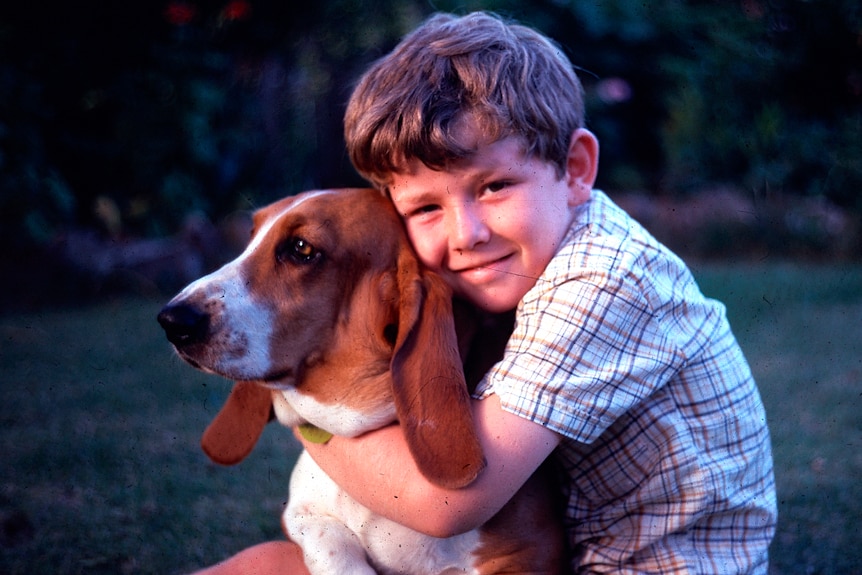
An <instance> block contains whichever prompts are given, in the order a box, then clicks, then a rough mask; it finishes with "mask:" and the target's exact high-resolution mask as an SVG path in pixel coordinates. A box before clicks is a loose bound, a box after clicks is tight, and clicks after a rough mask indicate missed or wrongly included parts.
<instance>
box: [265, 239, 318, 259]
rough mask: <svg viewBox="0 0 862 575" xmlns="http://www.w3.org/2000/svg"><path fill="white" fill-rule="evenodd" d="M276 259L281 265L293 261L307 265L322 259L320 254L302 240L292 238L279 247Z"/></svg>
mask: <svg viewBox="0 0 862 575" xmlns="http://www.w3.org/2000/svg"><path fill="white" fill-rule="evenodd" d="M275 257H276V258H277V259H278V261H279V262H281V263H285V262H287V261H291V262H295V263H301V264H307V263H310V262H312V261H314V260H316V259H317V258H318V257H320V252H319V251H318V250H317V248H315V247H314V246H313V245H311V244H310V243H308V242H307V241H305V240H304V239H302V238H290V239H288V240H285V241H284V242H282V243H281V244H280V245H279V246H278V248H277V249H276V251H275Z"/></svg>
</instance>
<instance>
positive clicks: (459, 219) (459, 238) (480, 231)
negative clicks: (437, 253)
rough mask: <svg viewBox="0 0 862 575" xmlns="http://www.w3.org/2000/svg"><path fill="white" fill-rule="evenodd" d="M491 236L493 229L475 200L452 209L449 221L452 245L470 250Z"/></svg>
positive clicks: (455, 247) (458, 248)
mask: <svg viewBox="0 0 862 575" xmlns="http://www.w3.org/2000/svg"><path fill="white" fill-rule="evenodd" d="M490 237H491V230H490V229H489V228H488V225H487V224H486V223H485V219H484V218H483V217H482V214H481V212H480V210H479V209H478V207H477V206H476V203H475V202H465V203H464V204H462V205H460V206H458V207H457V208H456V209H455V210H453V211H452V217H451V218H450V222H449V241H450V247H452V248H453V249H456V250H469V249H472V248H473V247H475V246H476V245H477V244H480V243H483V242H487V241H488V239H490Z"/></svg>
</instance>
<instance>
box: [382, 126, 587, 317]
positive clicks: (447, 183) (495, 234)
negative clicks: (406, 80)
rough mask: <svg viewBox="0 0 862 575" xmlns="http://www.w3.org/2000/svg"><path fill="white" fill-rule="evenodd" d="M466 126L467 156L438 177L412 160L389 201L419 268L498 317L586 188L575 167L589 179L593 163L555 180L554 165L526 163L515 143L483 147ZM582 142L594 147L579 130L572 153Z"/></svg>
mask: <svg viewBox="0 0 862 575" xmlns="http://www.w3.org/2000/svg"><path fill="white" fill-rule="evenodd" d="M471 124H473V123H471V122H467V123H466V126H465V127H464V130H463V131H462V134H463V135H464V137H465V139H468V142H470V143H471V144H472V145H471V146H470V147H471V148H472V149H475V150H476V151H475V152H474V153H473V154H471V155H470V156H469V157H467V158H465V159H463V160H460V161H458V162H455V163H452V164H451V165H449V166H447V168H446V169H445V170H434V169H431V168H429V167H428V166H426V165H425V164H423V163H422V162H421V161H419V160H415V159H414V160H412V161H410V162H409V164H408V165H407V169H406V170H405V171H404V172H402V173H398V174H395V175H394V176H393V178H392V180H391V183H390V186H389V194H390V196H391V198H392V201H393V203H394V204H395V207H396V208H397V210H398V212H399V213H400V214H401V216H402V217H403V218H404V222H405V224H406V227H407V233H408V234H409V236H410V240H411V242H412V243H413V247H414V248H415V250H416V252H417V254H418V255H419V258H420V259H421V260H422V261H423V262H424V263H425V265H427V266H429V267H430V268H431V269H433V270H435V271H437V272H438V273H440V274H441V275H442V276H443V277H444V279H445V280H446V281H447V283H449V285H450V286H451V287H452V288H453V290H454V292H455V293H456V294H458V295H460V296H462V297H465V298H467V299H469V300H470V301H472V302H473V303H475V304H476V305H478V306H480V307H482V308H483V309H486V310H488V311H492V312H502V311H507V310H510V309H514V308H515V307H516V306H517V304H518V302H519V301H520V300H521V298H522V297H523V296H524V295H525V294H526V293H527V291H529V289H530V288H531V287H532V286H533V285H534V284H535V283H536V280H537V279H538V278H539V276H541V275H542V273H543V271H544V269H545V267H546V266H547V265H548V263H549V262H550V261H551V258H552V257H553V256H554V254H555V253H556V252H557V250H558V249H559V247H560V243H561V242H562V240H563V238H564V237H565V235H566V232H567V231H568V229H569V226H570V225H571V222H572V218H573V217H574V208H575V207H576V206H578V205H580V204H581V203H583V202H584V201H586V199H587V198H588V197H589V190H590V189H591V187H592V178H587V179H585V178H583V177H581V175H580V174H579V173H578V170H579V169H580V167H579V166H581V165H586V164H590V170H589V172H590V173H591V174H594V172H595V170H594V165H592V164H595V160H596V157H592V158H591V160H590V158H587V159H588V160H590V161H591V163H590V162H589V161H588V162H586V163H584V162H583V161H580V163H579V162H572V161H569V164H570V165H571V166H573V167H574V172H575V173H572V169H567V172H566V173H565V174H564V175H563V177H562V178H560V177H559V176H558V173H557V170H556V167H555V166H554V165H553V164H551V163H548V162H545V161H542V160H540V159H537V158H534V157H528V156H526V155H525V153H524V151H523V141H522V140H521V139H520V138H517V137H507V138H503V139H501V140H497V141H495V142H492V143H487V142H484V141H483V140H482V138H481V136H480V135H479V134H478V133H476V132H478V130H475V129H471V128H470V127H467V126H470V125H471ZM583 138H590V139H591V140H590V142H594V141H595V138H594V137H593V136H592V134H590V133H589V132H586V131H585V130H579V131H578V132H576V133H575V135H573V138H572V142H573V144H572V148H573V149H574V148H575V147H576V144H577V142H578V141H579V140H580V139H583ZM587 147H588V148H589V146H587ZM577 148H578V150H579V152H578V153H581V154H582V152H583V150H582V148H584V146H583V145H577ZM590 149H592V148H590ZM593 151H594V152H595V156H597V147H595V149H594V150H593ZM570 154H571V152H570Z"/></svg>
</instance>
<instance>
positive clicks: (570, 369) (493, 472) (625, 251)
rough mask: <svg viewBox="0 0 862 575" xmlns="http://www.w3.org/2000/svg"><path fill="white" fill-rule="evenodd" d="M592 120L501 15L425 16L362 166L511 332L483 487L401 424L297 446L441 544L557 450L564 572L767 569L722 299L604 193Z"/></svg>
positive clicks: (483, 398) (493, 378) (753, 428)
mask: <svg viewBox="0 0 862 575" xmlns="http://www.w3.org/2000/svg"><path fill="white" fill-rule="evenodd" d="M583 122H584V109H583V97H582V88H581V85H580V83H579V81H578V79H577V77H576V76H575V74H574V72H573V70H572V66H571V64H570V63H569V62H568V60H567V59H566V58H565V57H564V56H563V54H562V53H561V51H560V49H559V48H558V47H556V46H555V45H554V44H552V43H551V42H550V41H548V40H547V39H546V38H545V37H543V36H541V35H539V34H538V33H536V32H535V31H533V30H531V29H528V28H526V27H522V26H519V25H516V24H510V23H507V22H504V21H503V20H501V19H499V18H497V17H495V16H492V15H489V14H484V13H474V14H470V15H467V16H464V17H460V18H458V17H454V16H449V15H437V16H434V17H432V18H430V19H429V20H428V21H426V22H425V23H424V24H423V25H422V26H420V27H419V28H418V29H417V30H415V31H414V32H413V33H412V34H410V35H408V36H407V37H405V39H404V40H403V41H402V42H401V44H399V46H398V47H396V48H395V50H394V51H393V52H392V53H391V54H389V55H388V56H386V57H384V58H383V59H381V60H380V61H378V62H377V63H375V64H374V65H373V66H372V67H371V68H370V70H369V71H368V72H367V73H366V74H365V75H364V76H363V78H362V79H361V81H360V83H359V84H358V86H357V87H356V89H355V91H354V93H353V96H352V98H351V100H350V103H349V105H348V109H347V114H346V119H345V135H346V141H347V146H348V150H349V152H350V155H351V159H352V160H353V162H354V165H355V166H356V168H357V169H358V170H359V171H360V173H362V174H363V175H364V176H365V177H366V178H368V179H369V180H370V181H371V182H372V183H373V184H374V185H375V186H376V187H378V188H379V189H381V191H383V192H384V193H387V194H388V195H389V197H390V198H391V199H392V201H393V203H394V205H395V206H396V208H397V209H398V211H399V213H401V214H402V216H403V218H404V222H405V225H406V228H407V231H408V234H409V236H410V239H411V242H412V243H413V245H414V247H415V249H416V252H417V253H418V255H419V257H420V259H422V261H423V262H424V263H425V264H426V265H427V266H429V267H430V268H432V269H434V270H436V271H438V272H439V273H440V274H442V276H443V277H444V278H445V279H446V281H447V282H448V283H449V284H450V285H451V286H452V288H453V290H454V292H455V293H456V294H457V295H458V296H461V297H463V298H465V299H467V300H469V301H471V302H472V303H473V304H475V305H476V306H478V307H479V308H481V309H483V310H485V311H488V312H502V311H508V310H512V309H515V310H516V326H515V331H514V333H513V334H512V336H511V338H510V340H509V343H508V345H507V348H506V352H505V356H504V358H503V359H502V361H500V362H499V363H498V364H497V365H495V366H494V367H493V368H492V369H491V371H490V372H489V373H488V374H487V375H486V376H485V377H484V379H483V380H482V381H481V382H480V384H479V387H478V389H477V391H476V395H475V401H474V413H475V419H476V425H477V428H478V430H479V433H480V436H481V439H482V443H483V447H484V449H485V454H486V457H487V460H488V466H487V468H486V470H485V471H483V473H482V474H481V475H480V477H479V478H478V479H477V480H476V482H475V483H474V484H472V485H470V486H468V487H467V488H464V489H460V490H455V491H449V490H445V489H441V488H438V487H436V486H434V485H431V484H429V483H428V482H427V481H426V480H425V479H424V478H423V477H422V476H421V474H419V473H418V471H417V470H416V468H415V466H413V464H412V460H411V459H410V456H409V454H408V452H407V448H406V446H405V444H404V440H403V438H402V435H401V432H400V429H399V428H398V427H397V426H392V427H388V428H385V429H382V430H380V431H377V432H373V433H370V434H367V435H365V436H362V437H360V438H356V439H343V438H335V439H333V440H332V441H330V443H329V444H327V445H325V446H320V445H313V444H308V445H306V447H307V448H308V450H309V451H310V452H311V454H312V456H313V457H314V458H315V459H316V460H317V461H318V463H320V465H321V466H322V467H323V468H324V469H325V470H326V471H327V473H329V474H330V475H331V476H332V477H333V478H334V479H335V480H336V482H337V483H339V484H340V485H343V486H344V487H345V488H346V489H347V490H348V492H350V493H351V495H353V496H354V497H355V498H356V499H357V500H358V501H360V502H362V503H364V504H365V505H366V506H368V507H369V508H371V509H373V510H375V511H377V512H379V513H382V514H383V515H386V516H388V517H389V518H391V519H393V520H395V521H398V522H400V523H403V524H405V525H408V526H410V527H412V528H414V529H416V530H418V531H422V532H425V533H428V534H430V535H435V536H441V537H442V536H448V535H451V534H454V533H458V532H461V531H464V530H468V529H471V528H473V527H475V526H477V525H479V524H481V523H482V522H483V521H485V520H487V519H488V518H489V517H491V516H493V515H494V514H495V513H496V512H497V511H498V510H499V509H500V508H501V507H502V506H503V504H504V503H505V502H506V501H508V499H509V498H510V497H511V496H512V495H513V494H514V493H515V492H516V491H517V489H518V488H519V487H520V485H521V484H522V483H523V482H524V481H525V480H526V478H527V477H529V476H530V475H531V474H532V473H533V471H534V470H535V469H536V468H537V467H538V466H539V464H540V463H542V461H543V460H544V459H545V458H547V457H549V456H552V457H554V458H555V460H556V461H557V462H558V464H559V465H560V466H561V468H562V469H563V470H564V472H565V480H564V481H563V490H564V495H565V499H566V502H567V505H566V509H565V528H566V531H567V538H568V542H569V546H570V558H571V569H572V571H573V572H578V573H585V572H590V573H591V572H601V573H606V572H612V573H623V572H625V573H634V572H638V573H639V572H653V573H711V574H715V573H766V569H767V548H768V546H769V543H770V541H771V539H772V536H773V533H774V529H775V523H776V500H775V491H774V482H773V475H772V456H771V448H770V440H769V433H768V430H767V426H766V416H765V413H764V409H763V405H762V404H761V401H760V396H759V394H758V391H757V388H756V385H755V383H754V380H753V378H752V376H751V372H750V370H749V367H748V364H747V362H746V360H745V358H744V357H743V354H742V351H741V350H740V348H739V346H738V345H737V342H736V340H735V339H734V336H733V334H732V333H731V330H730V327H729V325H728V323H727V320H726V318H725V313H724V311H725V310H724V307H723V306H722V305H721V304H720V303H718V302H715V301H713V300H710V299H707V298H705V297H704V296H703V295H702V294H701V293H700V290H699V289H698V287H697V285H696V284H695V281H694V279H693V278H692V276H691V274H690V272H689V270H688V269H687V268H686V266H685V264H684V263H683V262H682V260H680V259H679V258H678V257H677V256H675V255H674V254H673V253H671V252H670V251H669V250H668V249H667V248H665V247H664V246H662V245H661V244H659V243H658V242H657V241H656V240H655V239H654V238H653V237H652V236H650V235H649V234H648V233H647V232H646V231H645V230H644V229H643V228H642V227H641V226H640V225H638V224H637V223H636V222H635V221H633V220H632V219H631V218H630V217H629V216H628V215H626V214H625V213H624V212H623V211H622V210H620V209H619V208H618V207H617V206H615V205H614V204H613V203H612V202H611V201H610V199H608V197H607V196H606V195H605V194H603V193H602V192H600V191H598V190H594V189H593V183H594V181H595V178H596V170H597V165H598V154H599V152H598V150H599V148H598V142H597V140H596V138H595V137H594V136H593V135H592V134H591V133H590V132H589V131H587V130H586V129H585V128H584V125H583ZM276 549H277V550H276ZM285 549H286V547H283V546H282V547H278V548H277V546H273V547H272V548H270V549H267V548H266V546H264V547H261V548H260V549H258V550H257V551H259V552H260V553H262V554H264V555H265V554H266V552H267V551H269V552H271V553H274V554H277V553H280V552H286V551H285ZM246 553H251V552H246Z"/></svg>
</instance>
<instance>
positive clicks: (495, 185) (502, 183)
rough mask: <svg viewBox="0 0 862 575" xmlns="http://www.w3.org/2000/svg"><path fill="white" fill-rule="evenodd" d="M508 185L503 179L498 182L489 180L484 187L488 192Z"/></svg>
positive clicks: (496, 190) (497, 190)
mask: <svg viewBox="0 0 862 575" xmlns="http://www.w3.org/2000/svg"><path fill="white" fill-rule="evenodd" d="M508 185H509V182H507V181H505V180H500V181H498V182H489V183H488V184H486V185H485V189H487V190H488V191H489V192H499V191H500V190H502V189H503V188H506V187H507V186H508Z"/></svg>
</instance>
